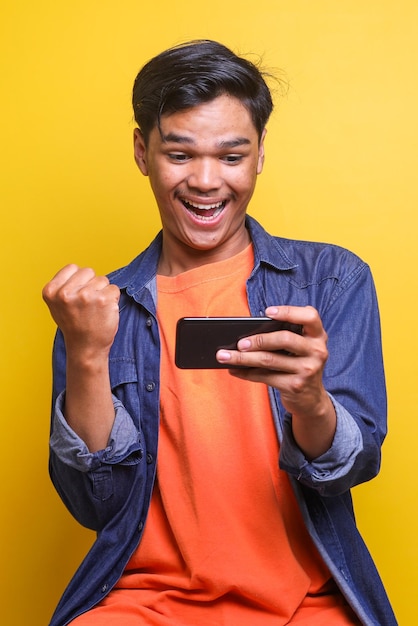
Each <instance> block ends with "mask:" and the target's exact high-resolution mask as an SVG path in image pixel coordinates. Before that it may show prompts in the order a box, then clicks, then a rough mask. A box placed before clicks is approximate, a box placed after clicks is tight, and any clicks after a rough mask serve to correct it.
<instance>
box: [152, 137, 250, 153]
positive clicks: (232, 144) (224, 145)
mask: <svg viewBox="0 0 418 626" xmlns="http://www.w3.org/2000/svg"><path fill="white" fill-rule="evenodd" d="M162 140H163V142H164V143H180V144H182V143H183V144H188V145H194V144H195V143H196V142H195V140H194V139H193V138H192V137H188V136H187V135H178V134H177V133H167V135H162ZM250 143H251V141H250V140H249V139H248V138H247V137H234V138H233V139H225V140H222V141H219V142H218V143H217V147H218V148H221V149H223V150H224V149H231V148H238V147H239V146H247V145H249V144H250Z"/></svg>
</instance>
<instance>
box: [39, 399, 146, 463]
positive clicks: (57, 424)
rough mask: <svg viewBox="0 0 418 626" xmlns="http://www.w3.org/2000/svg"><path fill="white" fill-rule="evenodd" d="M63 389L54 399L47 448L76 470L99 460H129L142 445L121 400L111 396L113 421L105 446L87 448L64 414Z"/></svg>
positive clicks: (121, 461) (132, 458)
mask: <svg viewBox="0 0 418 626" xmlns="http://www.w3.org/2000/svg"><path fill="white" fill-rule="evenodd" d="M64 401H65V392H62V393H60V395H59V396H58V398H57V400H56V403H55V412H54V415H53V420H52V431H51V438H50V447H51V450H52V451H53V452H54V453H55V455H56V456H57V457H58V459H59V460H60V461H61V462H62V463H64V464H65V465H68V466H69V467H72V468H73V469H75V470H78V471H80V472H90V471H93V470H95V469H97V468H98V467H100V465H102V464H107V465H114V464H117V463H121V464H132V463H133V462H136V461H135V460H134V459H135V458H136V456H137V455H135V454H133V453H135V452H137V451H140V450H141V448H142V445H141V437H140V433H139V432H138V430H137V429H136V427H135V425H134V423H133V421H132V419H131V416H130V415H129V413H128V412H127V411H126V409H125V408H124V406H123V404H122V403H121V402H120V400H118V398H116V396H113V405H114V409H115V421H114V423H113V427H112V431H111V433H110V437H109V442H108V445H107V446H106V448H104V449H103V450H99V451H98V452H94V453H92V452H90V451H89V449H88V447H87V445H86V444H85V443H84V441H83V440H82V439H81V438H80V437H79V436H78V435H77V434H76V433H75V432H74V430H73V429H72V428H71V427H70V426H69V424H68V422H67V420H66V419H65V417H64V412H63V408H64Z"/></svg>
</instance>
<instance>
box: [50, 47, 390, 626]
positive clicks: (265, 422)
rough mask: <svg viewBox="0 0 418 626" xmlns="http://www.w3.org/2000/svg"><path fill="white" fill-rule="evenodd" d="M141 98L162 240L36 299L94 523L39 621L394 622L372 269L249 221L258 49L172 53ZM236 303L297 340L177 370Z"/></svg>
mask: <svg viewBox="0 0 418 626" xmlns="http://www.w3.org/2000/svg"><path fill="white" fill-rule="evenodd" d="M133 105H134V111H135V118H136V121H137V123H138V128H137V129H136V130H135V132H134V151H135V160H136V163H137V165H138V167H139V169H140V170H141V172H142V173H143V174H144V175H145V176H148V177H149V180H150V183H151V186H152V189H153V192H154V195H155V198H156V202H157V205H158V208H159V211H160V215H161V221H162V233H160V234H159V235H158V236H157V238H156V239H155V240H154V241H153V242H152V243H151V245H150V246H149V247H148V248H147V249H146V250H145V251H144V252H143V253H142V254H140V255H139V257H137V258H136V259H135V260H134V261H133V262H132V263H131V264H130V265H128V266H127V267H125V268H123V269H121V270H119V271H116V272H114V273H113V274H111V275H110V277H109V279H108V278H106V277H102V276H96V275H95V273H94V272H93V270H91V269H85V268H79V267H77V266H76V265H69V266H67V267H65V268H64V269H62V270H61V271H60V272H59V273H58V274H57V275H56V276H55V277H54V278H53V279H52V281H51V282H50V283H48V285H47V286H46V287H45V288H44V292H43V295H44V298H45V300H46V302H47V304H48V306H49V308H50V310H51V314H52V316H53V318H54V320H55V321H56V323H57V325H58V327H59V332H58V334H57V338H56V343H55V348H54V411H53V416H52V430H51V463H50V468H51V475H52V479H53V481H54V484H55V486H56V488H57V490H58V492H59V494H60V496H61V497H62V499H63V501H64V502H65V504H66V505H67V507H68V508H69V510H70V511H71V513H72V514H73V515H74V516H75V517H76V519H77V520H79V522H80V523H81V524H83V525H85V526H87V527H89V528H92V529H95V530H96V531H97V532H98V537H97V541H96V542H95V544H94V545H93V547H92V549H91V551H90V552H89V554H88V555H87V557H86V558H85V560H84V562H83V563H82V565H81V567H80V568H79V570H78V572H77V573H76V575H75V577H74V578H73V580H72V581H71V583H70V584H69V586H68V588H67V590H66V592H65V593H64V595H63V597H62V599H61V601H60V604H59V605H58V607H57V609H56V612H55V614H54V616H53V618H52V621H51V626H64V625H65V624H70V623H71V624H72V625H73V626H91V625H93V624H94V625H98V626H106V625H115V624H123V625H124V626H134V625H139V624H147V625H151V626H163V625H170V626H172V625H178V626H196V625H197V624H199V626H209V625H211V626H213V625H216V626H223V625H225V626H235V625H236V624H245V625H248V626H254V625H257V626H258V625H260V626H261V625H266V626H268V625H270V624H271V625H277V626H279V625H284V624H293V623H295V624H299V625H300V626H302V625H309V626H315V625H325V624H326V625H327V626H329V625H330V624H332V625H333V626H338V625H342V624H364V625H367V626H372V625H375V626H377V625H379V626H391V625H393V624H396V620H395V617H394V615H393V613H392V610H391V607H390V605H389V602H388V600H387V597H386V594H385V591H384V589H383V586H382V583H381V581H380V579H379V576H378V573H377V572H376V569H375V567H374V565H373V562H372V560H371V557H370V555H369V553H368V551H367V549H366V547H365V546H364V544H363V542H362V539H361V537H360V535H359V533H358V531H357V529H356V526H355V521H354V514H353V510H352V503H351V497H350V488H351V487H352V486H354V485H355V484H358V483H360V482H363V481H367V480H370V479H371V478H373V477H374V476H375V475H376V474H377V472H378V470H379V465H380V448H381V444H382V441H383V439H384V436H385V432H386V399H385V386H384V376H383V366H382V355H381V345H380V328H379V316H378V310H377V303H376V297H375V291H374V287H373V281H372V278H371V275H370V271H369V269H368V267H367V265H365V263H363V262H362V261H361V260H360V259H359V258H357V257H356V256H354V255H353V254H351V253H350V252H348V251H346V250H343V249H341V248H338V247H336V246H330V245H323V244H318V243H308V242H298V241H292V240H285V239H281V238H276V237H272V236H270V235H269V234H267V233H266V232H265V231H264V230H263V229H262V227H261V226H260V225H259V224H258V223H257V222H255V220H253V219H252V218H250V217H248V216H247V207H248V204H249V202H250V199H251V196H252V194H253V191H254V187H255V183H256V179H257V176H258V174H260V173H261V171H262V168H263V161H264V139H265V125H266V123H267V120H268V118H269V115H270V113H271V110H272V102H271V97H270V92H269V89H268V88H267V86H266V83H265V81H264V78H263V76H262V74H261V72H260V71H259V70H258V69H257V68H256V67H255V66H254V65H253V64H252V63H250V62H248V61H246V60H244V59H242V58H240V57H237V56H236V55H235V54H234V53H232V52H231V51H230V50H228V49H227V48H225V47H224V46H222V45H220V44H218V43H216V42H210V41H198V42H191V43H189V44H185V45H182V46H178V47H175V48H173V49H170V50H167V51H165V52H163V53H162V54H160V55H158V56H157V57H156V58H154V59H152V60H151V61H150V62H149V63H148V64H147V65H146V66H145V67H144V68H143V69H142V70H141V71H140V73H139V74H138V76H137V79H136V81H135V85H134V91H133ZM229 315H231V316H232V315H233V316H249V315H253V316H263V315H267V316H268V317H271V318H273V319H276V320H283V321H287V322H291V323H295V324H300V325H302V326H303V334H302V335H299V334H296V333H292V332H289V331H278V332H273V333H268V334H267V333H266V334H259V335H257V336H252V337H249V338H248V339H246V338H245V339H242V340H241V341H240V342H239V344H238V349H237V350H220V351H219V352H218V353H217V358H218V360H219V362H220V363H221V364H223V365H230V366H231V369H208V370H200V369H196V370H183V369H179V368H176V366H175V364H174V348H175V345H174V344H175V327H176V322H177V320H178V319H179V318H181V317H184V316H229ZM236 365H240V366H244V367H241V368H235V367H234V366H236ZM157 442H158V445H157Z"/></svg>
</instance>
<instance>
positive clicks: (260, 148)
mask: <svg viewBox="0 0 418 626" xmlns="http://www.w3.org/2000/svg"><path fill="white" fill-rule="evenodd" d="M266 134H267V128H265V129H264V130H263V132H262V134H261V138H260V143H259V146H258V162H257V174H261V172H262V171H263V165H264V138H265V136H266Z"/></svg>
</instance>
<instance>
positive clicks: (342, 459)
mask: <svg viewBox="0 0 418 626" xmlns="http://www.w3.org/2000/svg"><path fill="white" fill-rule="evenodd" d="M329 395H330V398H331V401H332V403H333V405H334V408H335V412H336V416H337V426H336V431H335V435H334V439H333V442H332V445H331V447H330V448H329V449H328V450H327V451H326V452H325V453H324V454H322V455H321V456H319V457H317V458H316V459H313V460H308V459H307V458H306V457H305V455H304V453H303V452H302V450H301V449H300V448H299V447H298V445H297V443H296V441H295V439H294V437H293V431H292V417H291V415H290V414H286V416H285V420H284V433H283V434H284V436H283V441H282V443H281V449H280V466H281V468H282V469H284V470H286V471H287V472H289V473H290V474H292V475H293V476H294V477H295V478H297V480H300V481H301V482H303V483H304V484H307V485H308V486H310V487H313V488H315V489H317V490H318V491H319V492H323V491H325V489H326V487H327V486H328V485H329V484H330V483H332V484H334V483H335V482H337V483H338V484H340V488H341V483H342V484H344V478H345V477H346V476H348V475H349V474H350V471H351V470H352V468H353V466H354V464H355V462H356V459H357V457H358V455H359V454H360V453H361V452H362V450H363V438H362V434H361V431H360V428H359V426H358V424H357V422H356V421H355V419H354V418H353V417H352V416H351V415H350V413H349V412H348V411H347V410H346V409H345V408H344V407H343V406H342V405H341V404H340V403H339V402H337V401H336V400H335V398H333V397H332V395H331V394H329ZM350 480H351V479H350ZM348 486H349V481H348V485H347V488H348Z"/></svg>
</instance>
